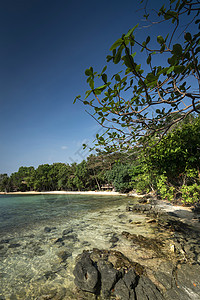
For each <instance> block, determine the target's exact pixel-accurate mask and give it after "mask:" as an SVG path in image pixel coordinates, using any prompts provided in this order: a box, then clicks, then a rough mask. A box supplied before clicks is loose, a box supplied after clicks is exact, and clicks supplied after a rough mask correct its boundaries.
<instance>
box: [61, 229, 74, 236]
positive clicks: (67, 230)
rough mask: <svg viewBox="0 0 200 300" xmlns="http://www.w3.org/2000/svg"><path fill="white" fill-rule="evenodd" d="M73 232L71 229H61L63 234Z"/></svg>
mask: <svg viewBox="0 0 200 300" xmlns="http://www.w3.org/2000/svg"><path fill="white" fill-rule="evenodd" d="M72 232H73V229H65V230H63V233H62V234H63V235H68V234H69V233H72Z"/></svg>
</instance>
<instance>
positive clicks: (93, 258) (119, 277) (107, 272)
mask: <svg viewBox="0 0 200 300" xmlns="http://www.w3.org/2000/svg"><path fill="white" fill-rule="evenodd" d="M74 276H75V284H76V285H77V287H78V288H79V289H81V290H82V291H85V292H91V293H93V294H95V295H96V297H98V298H99V299H124V300H126V299H127V300H128V299H133V300H134V299H136V300H137V299H141V300H143V299H149V300H155V299H165V298H164V296H163V295H162V293H161V291H160V290H159V288H158V287H157V286H156V285H155V284H154V283H153V282H152V281H151V279H149V278H148V277H147V276H146V272H145V269H144V267H143V266H141V265H140V264H138V263H136V262H132V261H130V260H129V259H128V258H127V257H125V256H124V255H123V254H122V253H121V252H119V251H112V250H110V251H108V250H98V249H93V251H85V252H83V253H82V254H81V255H80V256H79V257H78V258H77V263H76V266H75V269H74Z"/></svg>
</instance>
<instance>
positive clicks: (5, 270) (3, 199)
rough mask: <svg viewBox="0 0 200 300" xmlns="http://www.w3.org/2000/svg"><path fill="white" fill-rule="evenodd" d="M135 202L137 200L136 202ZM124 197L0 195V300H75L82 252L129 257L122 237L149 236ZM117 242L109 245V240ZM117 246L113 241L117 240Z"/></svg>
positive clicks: (139, 217)
mask: <svg viewBox="0 0 200 300" xmlns="http://www.w3.org/2000/svg"><path fill="white" fill-rule="evenodd" d="M136 200H137V199H136ZM136 200H134V199H131V200H130V199H129V198H128V197H126V196H113V195H112V196H105V195H68V194H67V195H64V194H60V195H56V194H53V195H50V194H43V195H0V299H1V300H4V299H5V300H16V299H23V300H32V299H33V300H35V299H38V300H40V299H65V300H66V299H77V298H76V296H74V295H75V289H76V288H75V285H74V276H73V269H74V266H75V261H76V258H77V256H78V255H79V254H81V253H82V251H83V250H92V249H93V248H99V249H115V250H118V251H123V252H125V253H128V251H129V250H130V247H131V245H130V242H129V241H125V240H123V238H122V237H121V233H122V231H128V232H130V233H131V232H134V233H136V231H137V233H139V234H143V235H148V234H151V232H150V231H149V230H150V229H148V228H147V227H146V226H141V227H137V229H136V228H135V226H133V223H135V224H136V223H137V222H138V223H141V224H142V223H144V216H142V215H133V214H131V213H127V212H126V205H127V203H128V202H129V201H132V202H133V201H136ZM113 236H115V237H118V238H117V240H118V241H117V242H116V243H113V242H112V241H113V239H112V237H113ZM115 240H116V239H115Z"/></svg>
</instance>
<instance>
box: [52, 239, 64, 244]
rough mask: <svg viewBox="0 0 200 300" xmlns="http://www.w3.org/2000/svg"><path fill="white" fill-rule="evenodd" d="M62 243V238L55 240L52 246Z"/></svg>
mask: <svg viewBox="0 0 200 300" xmlns="http://www.w3.org/2000/svg"><path fill="white" fill-rule="evenodd" d="M62 242H63V238H58V239H56V240H55V242H54V244H56V243H62Z"/></svg>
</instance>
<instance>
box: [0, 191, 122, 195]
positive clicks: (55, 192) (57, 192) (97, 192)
mask: <svg viewBox="0 0 200 300" xmlns="http://www.w3.org/2000/svg"><path fill="white" fill-rule="evenodd" d="M43 194H57V195H105V196H126V195H127V194H123V193H118V192H111V191H85V192H83V191H50V192H36V191H30V192H10V193H4V192H0V195H43Z"/></svg>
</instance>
